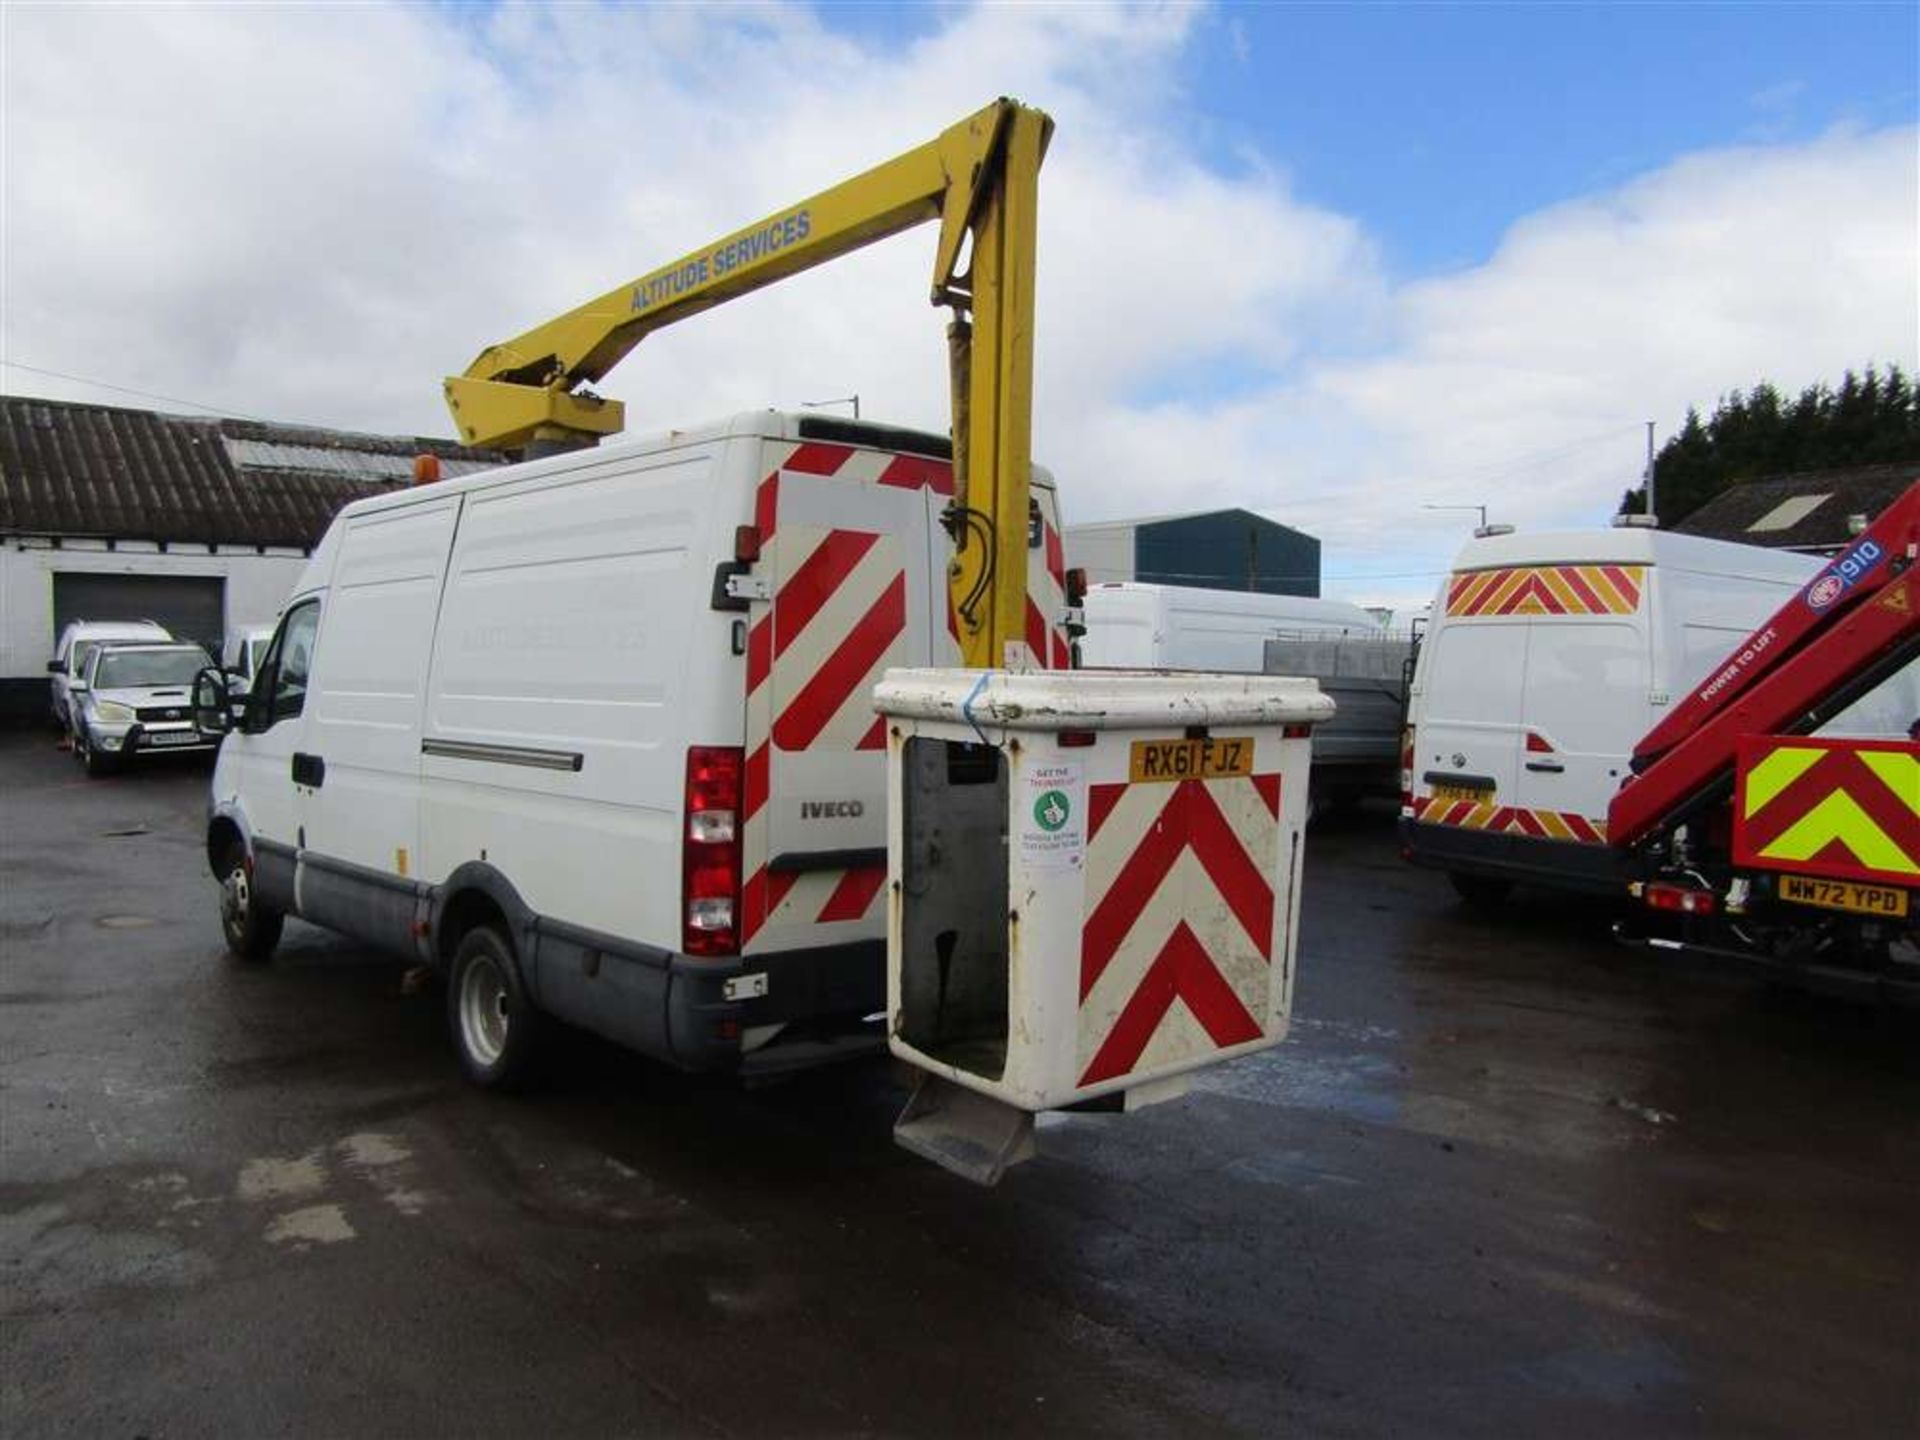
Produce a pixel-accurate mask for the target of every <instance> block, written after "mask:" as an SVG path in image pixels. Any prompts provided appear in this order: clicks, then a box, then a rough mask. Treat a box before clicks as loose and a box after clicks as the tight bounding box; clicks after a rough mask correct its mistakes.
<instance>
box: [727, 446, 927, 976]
mask: <svg viewBox="0 0 1920 1440" xmlns="http://www.w3.org/2000/svg"><path fill="white" fill-rule="evenodd" d="M767 451H768V456H767V461H768V465H767V479H766V480H764V481H763V482H762V483H761V486H760V490H759V494H758V497H757V503H756V507H755V523H756V525H757V526H758V528H759V530H760V542H761V558H760V563H759V564H758V565H757V566H756V567H755V572H754V573H755V575H756V577H766V578H767V579H768V580H769V582H770V583H769V587H768V588H769V591H770V593H769V594H768V595H767V596H766V598H764V599H756V600H755V601H754V603H753V605H752V607H751V610H750V613H749V622H748V627H749V628H748V640H747V723H746V755H747V762H746V775H745V784H744V795H743V801H742V807H741V809H742V815H743V822H744V833H743V836H742V842H743V844H742V864H743V870H744V874H745V877H746V878H745V881H744V884H743V885H742V893H741V912H742V913H741V949H742V951H743V952H745V953H748V954H753V953H760V952H765V951H771V950H790V949H799V948H804V947H808V946H817V945H827V944H835V943H844V942H847V941H853V940H863V939H877V938H880V937H882V936H883V935H884V934H885V910H884V908H883V906H882V904H881V903H880V892H881V890H882V889H883V887H884V885H885V881H886V868H887V865H886V806H887V777H886V764H885V760H886V730H885V727H884V725H883V724H882V723H881V720H880V717H879V716H877V715H876V714H875V713H874V710H873V699H872V696H873V687H874V685H875V683H876V682H878V680H879V678H880V676H881V673H882V672H883V671H885V670H886V669H887V668H888V667H889V666H895V665H929V664H936V663H938V664H947V663H951V661H952V650H951V641H950V640H949V639H948V631H947V622H946V604H947V602H946V596H947V586H946V572H945V556H946V544H947V542H946V536H945V534H944V532H942V531H940V530H939V528H938V525H937V520H936V516H937V515H938V512H939V510H940V508H941V507H942V506H944V505H945V503H946V501H947V497H948V496H949V495H950V494H951V493H952V471H951V468H950V467H949V466H947V465H946V464H944V463H943V462H940V461H937V460H932V459H926V458H923V457H919V456H912V455H893V454H889V453H886V452H883V451H874V450H864V449H855V448H853V447H851V446H844V445H828V444H820V443H806V444H800V445H797V446H796V445H794V444H793V443H792V442H782V441H769V442H768V444H767ZM936 644H938V652H937V653H936V648H935V647H936Z"/></svg>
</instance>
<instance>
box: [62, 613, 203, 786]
mask: <svg viewBox="0 0 1920 1440" xmlns="http://www.w3.org/2000/svg"><path fill="white" fill-rule="evenodd" d="M212 663H213V661H212V658H211V657H210V656H209V655H208V654H207V652H206V651H204V650H202V649H201V648H200V647H199V646H198V645H193V644H189V643H187V642H185V641H179V642H168V643H166V644H124V643H123V644H117V645H108V644H100V645H96V646H94V648H93V651H92V653H91V654H89V655H88V657H87V668H86V671H85V673H84V675H83V676H82V678H81V679H80V680H78V681H77V682H76V683H75V684H74V686H73V692H72V701H71V703H72V706H73V717H74V725H73V753H74V755H75V757H76V758H77V759H78V760H79V761H80V763H81V764H82V765H83V766H85V767H86V771H87V774H88V775H91V776H95V777H98V776H101V775H105V774H108V773H110V772H111V771H112V770H114V769H115V768H116V767H118V766H119V765H120V764H121V763H122V762H124V761H127V760H131V759H133V758H135V757H136V756H141V755H151V754H157V753H161V752H168V753H177V752H181V751H203V752H204V751H210V750H212V749H214V748H215V746H216V745H217V744H218V743H219V742H218V740H217V738H211V737H208V736H205V735H202V734H201V733H200V731H199V729H198V728H196V727H195V725H194V723H193V679H194V676H196V675H198V674H199V673H200V672H201V671H202V670H204V669H206V668H207V667H208V666H210V665H211V664H212Z"/></svg>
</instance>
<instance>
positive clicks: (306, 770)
mask: <svg viewBox="0 0 1920 1440" xmlns="http://www.w3.org/2000/svg"><path fill="white" fill-rule="evenodd" d="M326 778H327V762H326V761H325V760H323V759H321V758H320V757H319V756H318V755H307V754H303V753H302V752H301V751H298V750H296V751H294V752H293V783H294V784H296V785H308V786H311V787H313V788H314V789H315V790H318V789H319V788H320V786H321V785H322V784H324V783H325V782H326Z"/></svg>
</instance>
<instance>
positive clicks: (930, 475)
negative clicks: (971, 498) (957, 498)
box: [880, 455, 953, 495]
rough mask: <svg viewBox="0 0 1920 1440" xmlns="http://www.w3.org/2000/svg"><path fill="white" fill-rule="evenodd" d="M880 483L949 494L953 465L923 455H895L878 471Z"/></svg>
mask: <svg viewBox="0 0 1920 1440" xmlns="http://www.w3.org/2000/svg"><path fill="white" fill-rule="evenodd" d="M880 483H881V484H882V485H896V486H898V487H900V488H901V489H903V490H931V491H933V493H934V494H936V495H951V494H953V466H952V465H950V464H949V463H948V462H947V461H945V460H935V459H932V458H930V457H929V456H925V455H896V456H894V457H893V459H891V460H889V461H888V462H887V468H886V469H884V470H882V471H881V472H880Z"/></svg>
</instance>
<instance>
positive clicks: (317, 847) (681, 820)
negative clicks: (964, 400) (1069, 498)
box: [196, 412, 1068, 1084]
mask: <svg viewBox="0 0 1920 1440" xmlns="http://www.w3.org/2000/svg"><path fill="white" fill-rule="evenodd" d="M949 455H950V449H949V446H948V443H947V441H946V440H945V439H943V438H941V437H937V436H932V435H925V434H920V433H917V432H912V431H903V430H896V429H889V428H886V427H883V426H877V425H870V424H861V423H858V422H851V423H850V422H846V421H842V420H837V419H829V418H826V417H821V416H789V415H783V414H776V413H773V412H764V413H757V414H749V415H743V416H739V417H736V418H734V419H733V420H730V421H727V422H724V423H721V424H717V425H712V426H708V427H706V428H703V429H695V430H684V431H674V432H671V433H669V434H666V435H663V436H658V437H655V438H653V439H650V440H644V441H632V442H622V443H616V444H610V445H605V446H602V447H601V448H599V449H597V450H587V451H580V452H575V453H572V454H567V455H561V456H555V457H551V458H548V459H543V460H538V461H533V462H529V463H527V464H523V465H516V466H511V467H508V468H504V469H500V470H494V471H491V472H483V473H480V474H475V475H469V476H465V477H462V478H459V479H456V480H449V481H446V482H443V483H436V484H431V485H425V486H420V487H417V488H415V489H412V490H409V491H404V492H399V493H395V494H392V495H386V496H380V497H376V498H373V499H368V500H363V501H359V502H357V503H355V504H353V505H350V506H348V507H347V508H346V509H345V510H343V511H342V512H341V513H340V515H339V517H338V518H337V519H336V520H335V521H334V523H333V526H332V528H331V529H329V530H328V532H327V534H326V537H325V538H324V539H323V540H322V542H321V543H320V545H319V547H318V548H317V549H316V550H315V551H314V554H313V558H312V561H311V562H310V564H309V565H308V567H307V570H306V572H305V574H304V575H303V577H302V578H301V579H300V581H299V583H298V585H297V586H296V587H295V589H294V592H293V594H292V596H291V598H290V599H289V600H288V602H287V605H286V608H285V610H284V612H283V613H282V615H281V617H280V621H279V625H278V627H277V629H276V631H275V633H274V637H273V640H272V643H271V645H270V647H269V649H268V652H267V655H266V657H265V659H264V660H263V662H262V664H261V670H260V676H259V679H258V681H257V683H255V684H254V686H253V687H252V690H251V693H250V694H249V695H248V697H247V699H246V702H245V705H244V708H243V709H242V710H241V716H242V718H241V719H240V720H239V722H238V723H237V724H236V725H234V726H233V729H232V733H230V734H228V735H227V736H226V739H225V740H224V742H223V744H222V746H221V750H220V758H219V762H218V765H217V768H216V770H215V774H214V780H213V796H212V808H211V818H210V823H209V828H208V832H207V856H208V859H209V861H210V862H211V864H212V866H213V870H214V873H215V874H216V876H218V878H219V880H220V882H221V895H220V905H221V916H222V923H223V928H224V930H225V933H226V936H227V940H228V943H229V945H230V946H231V947H232V948H233V949H234V950H235V951H236V953H238V954H241V955H243V956H246V957H250V958H256V959H257V958H264V957H265V956H267V955H268V954H270V953H271V951H272V949H273V947H274V945H275V943H276V941H277V939H278V936H279V931H280V925H281V921H282V919H283V917H284V916H287V915H297V916H300V917H302V918H303V919H306V920H309V921H312V922H313V923H315V924H318V925H323V926H326V927H328V928H330V929H333V930H336V931H339V932H341V933H342V934H345V935H349V936H352V937H355V938H357V939H359V940H362V941H364V942H367V943H369V944H373V945H376V946H382V947H386V948H389V949H392V950H395V951H398V952H401V953H403V954H406V955H410V956H413V957H416V958H417V959H419V960H421V961H423V962H426V963H428V964H431V965H434V966H436V967H439V968H440V969H442V970H445V971H447V972H449V974H450V977H451V983H450V985H449V987H448V1010H449V1017H448V1018H449V1021H450V1023H451V1027H452V1030H453V1034H454V1038H455V1043H456V1046H457V1048H458V1050H459V1053H460V1057H461V1060H462V1063H463V1065H464V1066H465V1068H466V1070H467V1071H468V1073H469V1074H470V1075H471V1076H472V1077H473V1078H474V1079H476V1080H478V1081H480V1082H481V1083H483V1084H509V1083H512V1082H513V1081H515V1080H517V1079H519V1078H521V1077H522V1076H523V1074H524V1072H525V1069H526V1066H527V1063H528V1058H529V1056H530V1055H531V1054H532V1053H533V1049H534V1046H535V1042H536V1039H537V1035H538V1032H539V1031H540V1030H541V1028H542V1026H543V1021H544V1019H545V1017H555V1018H558V1019H559V1020H562V1021H568V1022H571V1023H573V1024H575V1025H579V1026H583V1027H585V1028H587V1029H590V1030H594V1031H598V1032H599V1033H601V1034H603V1035H606V1036H609V1037H611V1038H613V1039H615V1040H617V1041H620V1042H622V1043H624V1044H626V1045H629V1046H631V1047H632V1048H634V1049H636V1050H639V1051H642V1052H644V1053H645V1054H648V1055H651V1056H653V1057H655V1058H657V1059H660V1060H663V1061H667V1062H669V1063H672V1064H675V1065H678V1066H681V1067H685V1068H689V1069H721V1068H730V1067H739V1068H743V1069H749V1070H759V1069H765V1070H772V1069H779V1068H787V1067H789V1066H792V1065H797V1064H803V1063H809V1062H811V1061H814V1060H819V1059H823V1058H828V1057H829V1056H831V1055H833V1054H839V1053H845V1052H846V1050H847V1049H848V1048H849V1046H850V1044H851V1048H855V1049H858V1048H861V1047H862V1046H864V1045H866V1044H879V1043H882V1039H883V1037H881V1036H880V1035H879V1034H878V1030H877V1027H867V1028H863V1027H862V1021H863V1018H864V1017H868V1016H872V1015H874V1014H875V1012H878V1011H880V1010H882V1009H883V1008H884V1004H885V978H884V951H885V939H884V937H885V915H886V911H885V903H886V902H885V897H884V895H883V893H882V892H883V890H884V888H885V878H886V836H885V825H886V775H885V764H884V760H885V750H884V743H885V736H884V730H883V728H882V726H881V723H880V721H879V719H878V718H877V717H876V716H875V714H874V712H873V706H872V701H871V689H872V686H873V684H874V682H875V680H876V679H877V678H878V676H879V675H880V673H881V672H882V671H883V670H884V669H885V668H886V667H888V666H890V665H929V664H933V665H950V664H955V663H957V662H958V650H957V645H956V642H955V641H954V639H953V634H954V631H953V628H952V621H951V617H950V612H949V608H948V586H947V582H946V562H947V557H948V555H949V553H950V550H951V544H950V542H949V540H948V538H947V535H946V533H945V532H944V530H943V528H942V513H943V511H944V510H946V508H947V507H948V505H949V503H950V500H951V493H952V488H953V477H952V468H951V465H950V462H949ZM1034 498H1035V507H1034V511H1033V516H1032V520H1031V523H1030V526H1029V551H1028V553H1029V556H1030V564H1029V567H1028V582H1029V602H1028V621H1029V626H1028V643H1029V645H1030V646H1031V647H1032V648H1033V649H1034V650H1035V651H1036V652H1037V653H1036V657H1035V658H1036V661H1037V663H1038V664H1040V665H1042V666H1044V665H1048V664H1057V663H1064V660H1065V658H1066V655H1067V653H1068V650H1067V638H1066V635H1065V633H1064V630H1063V629H1062V628H1061V622H1062V620H1063V618H1064V610H1065V600H1064V591H1063V586H1064V583H1065V581H1064V573H1063V570H1062V561H1061V547H1060V538H1059V537H1060V527H1059V517H1058V515H1057V513H1056V511H1055V505H1054V494H1053V487H1052V482H1051V481H1050V480H1049V479H1048V478H1047V477H1046V476H1045V475H1044V474H1043V473H1038V472H1036V474H1035V476H1034ZM220 688H221V687H220V683H219V677H218V676H217V675H215V674H208V675H204V676H203V677H202V682H201V686H200V694H199V696H198V697H197V699H198V701H199V703H198V704H197V707H196V708H197V713H198V715H199V716H200V717H201V718H202V720H203V723H205V724H207V725H208V726H210V727H212V728H220V727H221V725H222V721H223V718H224V717H225V716H226V715H227V714H228V712H227V710H226V708H225V697H224V696H223V695H221V694H220V693H219V690H220ZM850 1035H851V1036H853V1037H855V1038H854V1039H853V1040H852V1041H851V1042H849V1039H848V1037H849V1036H850Z"/></svg>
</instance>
